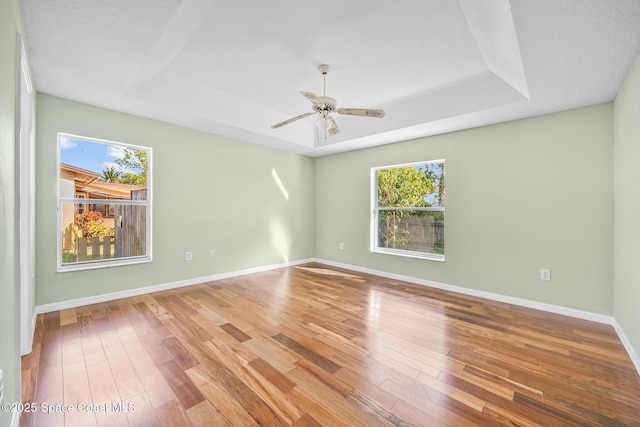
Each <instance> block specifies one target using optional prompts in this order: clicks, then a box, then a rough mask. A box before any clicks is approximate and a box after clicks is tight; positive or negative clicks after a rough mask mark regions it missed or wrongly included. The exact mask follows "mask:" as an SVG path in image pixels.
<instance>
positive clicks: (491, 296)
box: [314, 258, 640, 375]
mask: <svg viewBox="0 0 640 427" xmlns="http://www.w3.org/2000/svg"><path fill="white" fill-rule="evenodd" d="M314 261H315V262H319V263H322V264H327V265H331V266H333V267H338V268H345V269H347V270H353V271H359V272H361V273H367V274H373V275H376V276H382V277H387V278H389V279H395V280H402V281H405V282H409V283H414V284H416V285H423V286H429V287H432V288H437V289H442V290H445V291H450V292H456V293H460V294H464V295H470V296H475V297H480V298H486V299H488V300H493V301H498V302H504V303H507V304H513V305H517V306H521V307H526V308H532V309H535V310H541V311H546V312H549V313H555V314H561V315H565V316H570V317H574V318H577V319H583V320H590V321H592V322H597V323H604V324H607V325H611V326H613V329H614V330H615V331H616V333H617V334H618V338H619V339H620V341H621V342H622V344H623V345H624V348H625V350H626V351H627V354H628V355H629V357H630V358H631V361H632V362H633V366H635V368H636V371H637V372H638V375H640V357H639V356H638V353H637V352H636V351H635V349H634V348H633V345H631V342H630V341H629V339H628V338H627V336H626V335H625V333H624V331H623V329H622V328H621V327H620V325H619V324H618V322H617V321H616V319H615V318H614V317H613V316H607V315H604V314H599V313H592V312H589V311H583V310H577V309H574V308H569V307H563V306H559V305H553V304H547V303H543V302H538V301H531V300H527V299H524V298H516V297H510V296H507V295H501V294H496V293H492V292H485V291H479V290H475V289H469V288H464V287H461V286H455V285H449V284H446V283H439V282H433V281H430V280H425V279H420V278H417V277H412V276H404V275H402V274H395V273H389V272H386V271H381V270H374V269H371V268H366V267H360V266H357V265H351V264H344V263H341V262H335V261H329V260H326V259H321V258H314Z"/></svg>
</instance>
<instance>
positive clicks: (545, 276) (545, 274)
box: [540, 268, 551, 281]
mask: <svg viewBox="0 0 640 427" xmlns="http://www.w3.org/2000/svg"><path fill="white" fill-rule="evenodd" d="M540 280H547V281H549V280H551V270H549V269H548V268H541V269H540Z"/></svg>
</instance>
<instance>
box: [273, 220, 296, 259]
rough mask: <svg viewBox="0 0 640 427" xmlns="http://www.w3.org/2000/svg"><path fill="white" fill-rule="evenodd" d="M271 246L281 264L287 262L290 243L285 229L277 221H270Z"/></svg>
mask: <svg viewBox="0 0 640 427" xmlns="http://www.w3.org/2000/svg"><path fill="white" fill-rule="evenodd" d="M270 231H271V245H272V246H273V249H275V251H276V252H278V254H280V257H281V258H282V261H283V262H289V255H290V252H291V251H290V244H289V242H290V241H291V239H290V236H289V234H288V233H287V228H286V227H284V226H283V225H282V224H281V223H280V222H279V220H277V219H275V218H274V219H273V220H272V221H271V230H270Z"/></svg>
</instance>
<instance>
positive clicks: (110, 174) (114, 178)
mask: <svg viewBox="0 0 640 427" xmlns="http://www.w3.org/2000/svg"><path fill="white" fill-rule="evenodd" d="M121 176H122V172H120V171H119V170H118V169H117V168H116V167H115V166H109V167H105V168H104V169H102V174H101V175H100V178H99V180H100V181H102V182H120V177H121Z"/></svg>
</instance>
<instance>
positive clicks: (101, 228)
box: [73, 211, 114, 238]
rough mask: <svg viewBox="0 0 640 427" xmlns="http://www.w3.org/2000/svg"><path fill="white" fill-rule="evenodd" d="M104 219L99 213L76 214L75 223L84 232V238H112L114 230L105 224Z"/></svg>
mask: <svg viewBox="0 0 640 427" xmlns="http://www.w3.org/2000/svg"><path fill="white" fill-rule="evenodd" d="M103 222H104V219H103V218H102V214H101V213H100V212H98V211H89V212H84V213H81V214H76V216H75V218H74V220H73V223H74V224H75V225H76V226H77V227H78V228H79V229H80V230H82V237H89V238H90V237H96V236H97V237H104V236H112V235H113V233H114V229H113V228H109V227H107V226H106V225H104V224H103Z"/></svg>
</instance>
